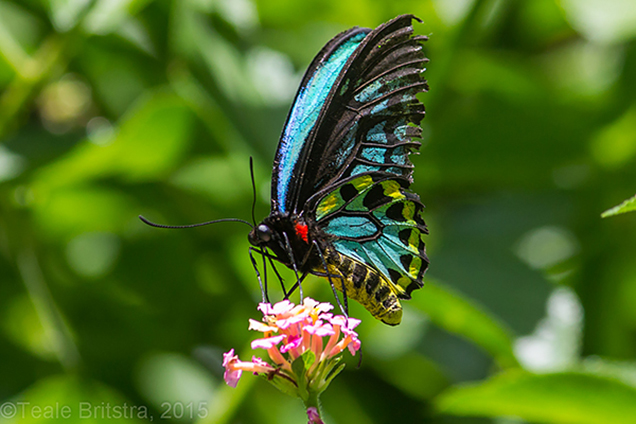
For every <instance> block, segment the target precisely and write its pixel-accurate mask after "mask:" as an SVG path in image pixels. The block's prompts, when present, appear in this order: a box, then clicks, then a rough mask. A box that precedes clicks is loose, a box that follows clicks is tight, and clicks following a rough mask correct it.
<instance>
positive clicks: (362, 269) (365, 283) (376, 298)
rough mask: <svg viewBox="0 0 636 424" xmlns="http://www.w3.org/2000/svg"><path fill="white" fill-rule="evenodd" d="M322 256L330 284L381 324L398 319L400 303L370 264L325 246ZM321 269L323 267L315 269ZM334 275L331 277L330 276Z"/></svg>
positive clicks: (396, 321) (391, 289) (391, 322)
mask: <svg viewBox="0 0 636 424" xmlns="http://www.w3.org/2000/svg"><path fill="white" fill-rule="evenodd" d="M325 259H326V261H327V267H328V268H329V273H330V274H331V275H332V282H333V284H334V286H335V287H336V288H337V289H338V290H340V291H343V290H342V284H343V282H344V286H345V290H346V293H347V297H349V298H350V299H354V300H356V301H358V302H359V303H360V304H362V306H364V307H365V308H366V309H367V310H368V311H369V312H370V313H371V315H373V316H374V317H375V318H377V319H379V320H381V321H382V322H384V323H385V324H389V325H397V324H399V323H400V321H401V320H402V305H401V304H400V301H399V299H398V296H397V294H396V293H395V291H394V289H393V284H391V283H390V282H389V281H388V280H387V279H386V278H385V277H384V276H382V275H381V274H380V273H379V272H377V271H376V270H374V269H373V268H371V267H369V266H367V265H365V264H363V263H362V262H359V261H357V260H355V259H352V258H350V257H348V256H346V255H343V254H341V253H339V252H338V251H336V250H335V249H334V248H327V249H326V250H325ZM316 271H319V272H324V269H316ZM334 276H335V277H334Z"/></svg>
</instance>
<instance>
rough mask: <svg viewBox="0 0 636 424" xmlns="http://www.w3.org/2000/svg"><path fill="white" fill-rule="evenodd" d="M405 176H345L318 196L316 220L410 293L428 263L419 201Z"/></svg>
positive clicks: (341, 245) (336, 242)
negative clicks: (333, 188) (331, 189)
mask: <svg viewBox="0 0 636 424" xmlns="http://www.w3.org/2000/svg"><path fill="white" fill-rule="evenodd" d="M407 187H408V185H407V184H405V183H404V182H403V181H402V182H401V181H399V180H398V179H395V178H391V177H388V178H387V177H386V176H385V177H384V178H382V177H380V176H379V175H362V176H357V177H354V178H351V179H349V180H348V181H347V182H345V183H344V184H342V185H341V186H339V187H338V188H337V189H335V190H333V191H332V192H331V193H329V194H328V195H326V196H325V197H323V198H322V199H321V201H320V202H319V204H318V207H317V209H316V221H317V222H318V224H319V226H320V227H321V228H322V229H323V231H325V232H326V233H327V234H328V235H329V236H330V237H331V239H332V240H333V241H332V243H333V246H334V248H335V249H336V250H337V251H338V252H340V253H342V254H343V255H346V256H349V257H351V258H354V259H356V260H358V261H359V262H362V263H364V264H366V265H368V266H371V267H372V268H374V269H376V270H377V271H379V272H380V273H381V274H382V275H384V277H385V278H386V280H387V281H389V282H391V283H393V286H392V289H393V292H394V293H395V294H396V295H397V296H398V297H399V298H402V299H410V297H411V292H412V291H413V290H415V289H417V288H420V287H421V286H422V284H423V281H422V277H423V275H424V272H425V271H426V268H427V267H428V258H427V257H426V252H425V247H424V240H423V235H424V234H427V233H428V231H427V229H426V225H425V224H424V221H423V220H422V217H421V211H422V209H423V205H422V203H421V202H420V200H419V197H418V196H417V195H416V194H413V193H412V192H410V191H408V189H407Z"/></svg>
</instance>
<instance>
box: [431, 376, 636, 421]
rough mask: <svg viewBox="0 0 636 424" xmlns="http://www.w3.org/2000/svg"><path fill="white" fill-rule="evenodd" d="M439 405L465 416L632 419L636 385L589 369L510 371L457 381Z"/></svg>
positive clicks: (446, 412)
mask: <svg viewBox="0 0 636 424" xmlns="http://www.w3.org/2000/svg"><path fill="white" fill-rule="evenodd" d="M436 406H437V409H438V410H439V411H440V412H442V413H445V414H451V415H461V416H485V417H497V416H516V417H520V418H522V419H524V420H527V421H532V422H537V423H559V424H607V423H612V424H623V423H624V424H628V423H630V424H631V423H633V422H634V417H636V388H634V387H630V386H628V385H626V384H624V383H622V382H620V381H617V380H614V379H611V378H605V377H600V376H595V375H590V374H582V373H574V372H564V373H556V374H542V375H535V374H529V373H525V372H521V371H511V372H507V373H505V374H502V375H499V376H496V377H494V378H491V379H490V380H487V381H486V382H485V383H480V384H469V385H464V386H457V387H455V388H453V389H451V390H449V391H447V392H445V393H444V394H443V395H441V396H440V397H438V398H437V401H436Z"/></svg>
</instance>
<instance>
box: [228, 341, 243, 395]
mask: <svg viewBox="0 0 636 424" xmlns="http://www.w3.org/2000/svg"><path fill="white" fill-rule="evenodd" d="M238 362H240V361H239V358H238V355H235V354H234V349H230V351H229V352H227V353H224V354H223V366H224V367H225V373H224V374H223V379H224V380H225V382H226V383H227V384H228V386H231V387H236V385H237V384H238V381H239V378H241V374H242V373H243V371H241V370H240V369H237V368H235V365H236V364H237V363H238Z"/></svg>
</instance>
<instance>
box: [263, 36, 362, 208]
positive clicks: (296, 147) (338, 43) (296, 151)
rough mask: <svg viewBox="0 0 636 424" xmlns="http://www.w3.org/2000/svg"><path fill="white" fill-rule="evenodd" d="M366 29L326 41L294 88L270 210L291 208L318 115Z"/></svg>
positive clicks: (318, 118)
mask: <svg viewBox="0 0 636 424" xmlns="http://www.w3.org/2000/svg"><path fill="white" fill-rule="evenodd" d="M370 31H371V30H370V29H366V28H352V29H350V30H348V31H345V32H342V33H340V34H338V35H337V36H335V37H334V38H333V39H332V40H331V41H329V42H328V43H327V44H326V45H325V46H324V47H323V49H322V50H321V51H320V53H318V55H316V57H315V58H314V60H313V61H312V63H311V65H309V68H308V69H307V71H306V72H305V76H304V77H303V80H302V82H301V84H300V87H299V88H298V92H297V93H296V97H295V99H294V102H293V105H292V108H291V110H290V112H289V115H288V116H287V122H286V123H285V127H284V129H283V134H282V135H281V139H280V142H279V144H278V150H277V151H276V157H275V159H274V169H273V173H272V211H279V212H282V213H287V212H291V211H293V210H294V209H295V205H296V201H297V199H298V193H299V190H300V187H301V184H300V183H302V181H303V179H304V177H303V175H302V174H301V173H302V170H303V168H304V166H303V165H304V163H305V162H306V160H307V158H308V155H310V154H311V153H312V146H313V144H312V140H313V135H314V134H315V130H316V128H317V127H318V125H319V122H320V117H321V113H322V112H323V111H324V110H325V109H326V105H327V104H328V102H329V94H330V91H331V89H332V87H334V85H335V83H336V80H337V79H338V77H339V76H340V75H341V73H342V70H343V69H344V67H345V66H346V65H347V63H348V61H349V59H350V58H351V56H352V55H353V54H354V52H355V51H356V48H357V47H358V46H359V45H360V43H361V42H362V40H363V39H364V38H365V36H366V35H367V34H368V33H369V32H370Z"/></svg>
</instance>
